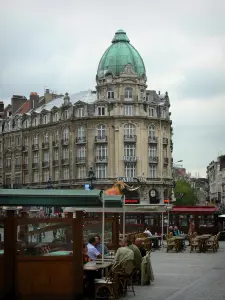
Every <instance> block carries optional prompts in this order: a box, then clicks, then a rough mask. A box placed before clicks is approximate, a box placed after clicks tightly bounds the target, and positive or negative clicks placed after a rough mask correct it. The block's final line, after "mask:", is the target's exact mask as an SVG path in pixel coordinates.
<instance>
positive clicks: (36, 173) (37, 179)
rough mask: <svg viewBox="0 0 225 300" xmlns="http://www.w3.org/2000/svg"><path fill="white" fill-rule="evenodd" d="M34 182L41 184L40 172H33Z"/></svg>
mask: <svg viewBox="0 0 225 300" xmlns="http://www.w3.org/2000/svg"><path fill="white" fill-rule="evenodd" d="M33 182H39V172H38V171H34V172H33Z"/></svg>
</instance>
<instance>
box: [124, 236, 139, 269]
mask: <svg viewBox="0 0 225 300" xmlns="http://www.w3.org/2000/svg"><path fill="white" fill-rule="evenodd" d="M127 245H128V247H129V249H131V250H132V251H133V252H134V265H135V268H136V269H137V270H140V269H141V261H142V256H141V252H140V250H139V249H138V247H137V246H135V245H134V244H133V243H132V242H131V241H127Z"/></svg>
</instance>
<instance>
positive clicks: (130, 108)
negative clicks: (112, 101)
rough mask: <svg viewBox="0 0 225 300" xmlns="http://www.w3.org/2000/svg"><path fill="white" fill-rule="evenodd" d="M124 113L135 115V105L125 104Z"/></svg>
mask: <svg viewBox="0 0 225 300" xmlns="http://www.w3.org/2000/svg"><path fill="white" fill-rule="evenodd" d="M124 115H125V116H133V106H132V105H124Z"/></svg>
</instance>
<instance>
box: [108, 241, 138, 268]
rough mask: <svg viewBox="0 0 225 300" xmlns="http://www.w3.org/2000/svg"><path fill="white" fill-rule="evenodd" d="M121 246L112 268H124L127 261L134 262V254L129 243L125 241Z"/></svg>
mask: <svg viewBox="0 0 225 300" xmlns="http://www.w3.org/2000/svg"><path fill="white" fill-rule="evenodd" d="M121 245H122V247H120V248H118V250H117V251H116V255H115V258H114V262H113V266H112V268H114V267H115V266H117V265H121V266H122V267H123V266H124V265H125V263H126V262H127V261H133V260H134V252H133V251H132V250H131V249H129V247H128V244H127V241H126V240H125V241H123V242H122V243H121Z"/></svg>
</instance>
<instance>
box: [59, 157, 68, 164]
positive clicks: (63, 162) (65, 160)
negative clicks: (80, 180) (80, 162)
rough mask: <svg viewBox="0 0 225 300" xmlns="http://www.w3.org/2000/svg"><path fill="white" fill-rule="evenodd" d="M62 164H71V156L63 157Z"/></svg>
mask: <svg viewBox="0 0 225 300" xmlns="http://www.w3.org/2000/svg"><path fill="white" fill-rule="evenodd" d="M61 164H62V165H69V158H63V159H61Z"/></svg>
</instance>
